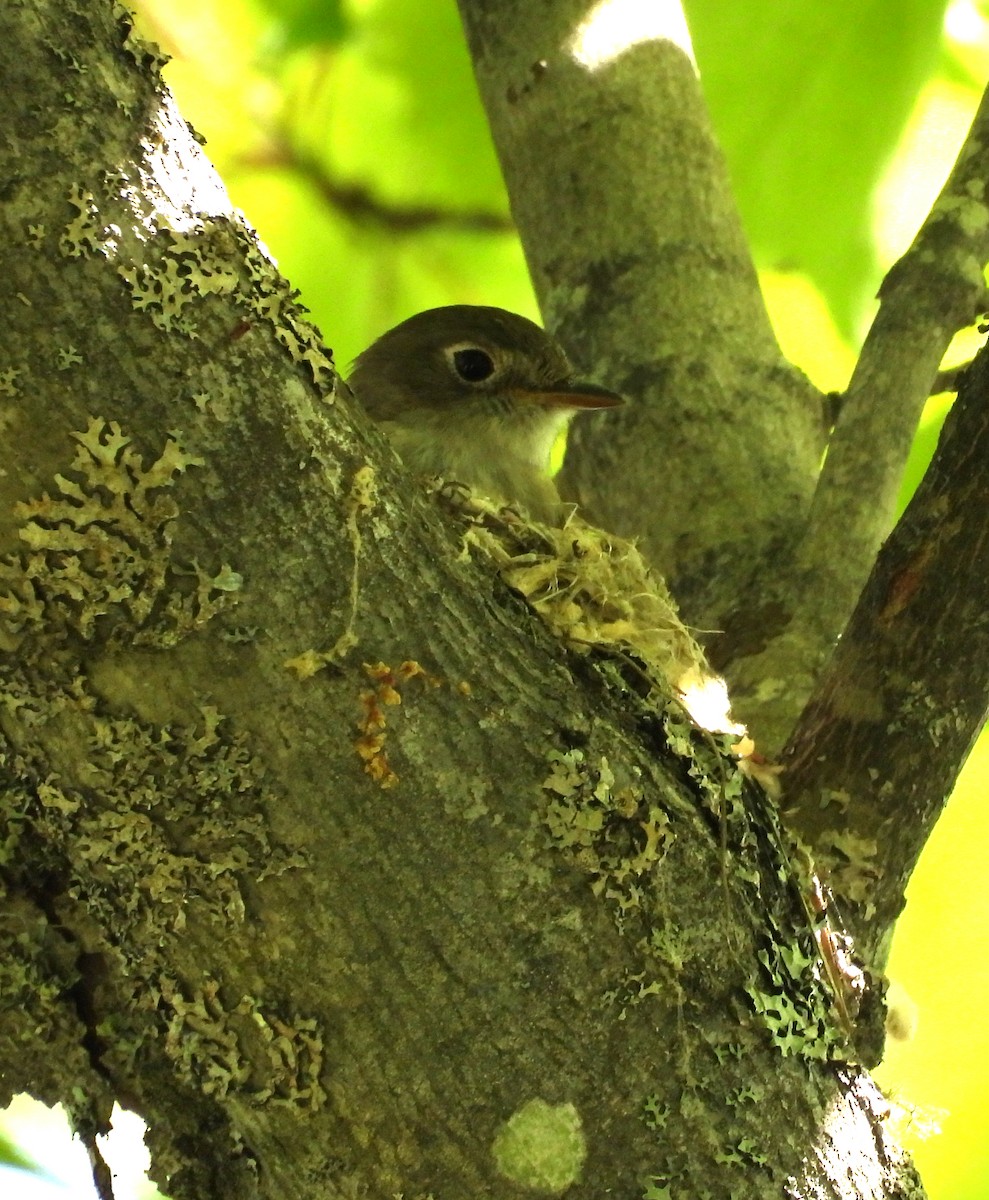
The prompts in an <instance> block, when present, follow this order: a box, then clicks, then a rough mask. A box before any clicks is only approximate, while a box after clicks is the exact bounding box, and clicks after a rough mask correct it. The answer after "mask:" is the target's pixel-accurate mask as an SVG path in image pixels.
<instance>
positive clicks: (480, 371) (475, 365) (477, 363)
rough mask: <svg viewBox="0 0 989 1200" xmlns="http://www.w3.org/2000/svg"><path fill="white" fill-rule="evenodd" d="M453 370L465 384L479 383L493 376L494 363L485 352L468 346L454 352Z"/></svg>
mask: <svg viewBox="0 0 989 1200" xmlns="http://www.w3.org/2000/svg"><path fill="white" fill-rule="evenodd" d="M452 357H453V369H454V370H455V371H456V372H457V374H458V375H459V376H460V378H461V379H462V380H463V381H464V382H465V383H481V382H483V381H484V380H485V379H488V378H490V377H491V375H493V374H494V369H495V366H494V362H493V361H492V359H491V355H490V354H488V353H487V351H486V350H479V349H478V348H477V347H476V346H468V347H467V348H466V349H464V350H454V352H453V356H452Z"/></svg>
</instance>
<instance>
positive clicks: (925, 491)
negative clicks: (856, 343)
mask: <svg viewBox="0 0 989 1200" xmlns="http://www.w3.org/2000/svg"><path fill="white" fill-rule="evenodd" d="M987 400H989V361H987V358H986V352H985V351H984V350H983V351H982V352H981V353H980V355H979V357H978V359H977V360H976V362H975V363H974V365H973V366H972V367H971V368H970V369H969V370H968V371H967V372H966V376H965V379H964V380H963V382H962V385H961V388H960V390H959V394H958V399H957V401H956V402H955V404H954V406H953V408H952V410H951V412H950V414H949V416H948V419H947V421H946V422H945V426H944V429H943V431H942V435H941V440H940V443H939V445H938V450H937V454H936V455H935V458H934V461H933V463H932V464H931V467H930V470H929V471H928V472H927V474H926V476H925V477H924V479H923V481H922V482H921V484H920V487H919V488H918V489H917V492H916V494H915V496H914V497H913V499H912V501H911V503H910V506H909V507H908V509H907V511H906V513H905V514H904V516H903V518H902V520H901V521H900V523H899V524H898V525H897V527H896V529H895V530H894V531H893V533H892V534H891V535H890V537H889V539H888V541H887V542H886V544H885V546H884V547H883V549H882V552H881V553H880V555H879V560H878V562H877V564H876V569H875V571H874V573H873V575H872V578H871V579H870V580H869V584H868V586H867V588H866V589H865V591H864V592H863V594H862V597H861V599H860V600H859V603H858V606H857V608H856V610H855V613H854V615H853V617H852V621H851V624H850V626H849V629H848V633H847V636H846V637H845V638H844V639H843V640H842V644H841V645H840V646H839V648H838V651H837V653H836V654H835V656H834V659H833V660H832V662H831V663H830V664H829V666H828V670H827V671H826V673H825V674H824V676H823V678H822V680H821V682H820V685H819V686H818V688H817V690H816V692H815V694H814V696H813V698H812V700H811V703H810V704H809V705H808V707H807V711H806V713H805V714H804V717H803V720H802V721H801V725H800V728H799V729H798V730H797V732H796V734H795V736H794V738H793V741H792V744H791V745H790V747H789V748H788V752H787V764H788V769H787V779H788V787H787V796H788V806H789V809H790V811H789V815H788V819H789V820H790V821H791V822H792V823H793V824H794V826H795V827H796V828H798V829H799V830H800V833H801V836H803V837H804V838H806V839H807V841H808V842H810V843H812V844H813V845H814V846H815V847H816V848H817V853H818V857H819V861H820V862H821V863H827V865H828V869H829V873H830V876H831V880H832V884H833V886H834V888H835V890H836V892H837V893H838V894H839V895H840V897H841V901H842V904H843V906H844V910H845V912H846V914H847V916H848V919H849V920H850V921H851V922H852V924H853V925H854V926H855V927H856V930H857V932H858V934H859V938H858V941H859V946H860V948H861V951H862V953H864V954H867V955H869V957H870V958H872V959H873V960H874V961H875V962H876V964H877V965H878V966H880V967H881V966H883V965H884V963H885V959H886V955H887V953H888V949H889V947H888V936H889V931H891V930H892V927H893V923H894V921H895V919H896V917H897V915H898V914H899V912H900V910H901V908H902V906H903V895H904V891H905V889H906V884H907V880H908V879H909V877H910V873H911V872H912V870H913V868H914V865H915V864H916V861H917V859H918V857H919V856H920V852H921V850H922V848H923V846H924V843H925V841H926V840H927V837H928V836H929V835H930V832H931V830H932V829H933V827H934V824H935V822H936V821H937V819H938V817H939V816H940V814H941V810H942V808H943V805H944V802H945V800H946V799H947V797H948V795H949V793H950V791H951V787H952V784H953V783H954V780H955V777H956V775H957V772H958V770H959V769H960V766H961V764H962V763H963V762H964V761H965V758H966V757H967V755H968V751H969V749H970V748H971V746H972V743H973V742H974V740H975V738H976V737H977V736H978V734H979V732H980V731H981V729H982V727H983V725H984V724H985V721H986V715H987V707H989V641H987V639H989V630H987V627H986V620H985V612H986V597H985V589H986V579H987V577H989V534H987V530H986V522H985V510H986V501H987V499H989V476H987V463H989V418H987V412H989V406H987Z"/></svg>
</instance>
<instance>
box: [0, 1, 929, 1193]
mask: <svg viewBox="0 0 989 1200" xmlns="http://www.w3.org/2000/svg"><path fill="white" fill-rule="evenodd" d="M0 33H2V36H0V74H2V75H3V77H4V78H5V79H13V80H15V81H17V82H19V83H20V84H21V86H22V87H27V86H28V83H29V81H30V86H31V89H32V90H31V96H32V101H33V103H32V105H31V106H24V105H23V97H22V96H21V95H18V94H17V92H16V91H13V92H7V91H5V92H4V95H3V97H0V106H2V105H4V104H7V105H10V106H12V111H11V114H10V115H9V117H8V116H7V115H5V114H3V113H0V118H2V119H0V128H3V129H5V130H6V131H8V136H9V139H10V141H9V143H8V145H7V147H6V148H5V150H4V154H5V156H7V157H8V159H9V162H10V163H11V166H12V170H11V171H10V172H9V178H10V183H9V185H8V188H7V192H6V194H5V204H4V207H3V210H2V214H0V222H2V224H0V237H2V240H0V246H2V248H3V249H2V262H0V267H2V269H0V288H4V289H6V290H5V294H4V312H5V313H6V314H8V315H9V319H8V325H7V328H6V337H5V343H4V354H5V356H6V358H5V361H4V362H3V363H2V364H0V370H2V372H3V374H2V376H0V378H2V380H3V381H4V382H3V389H4V396H3V410H2V417H3V421H4V424H5V428H6V431H7V435H8V436H7V439H6V447H7V455H6V456H5V461H4V467H5V473H4V474H3V475H2V476H0V480H2V487H0V510H2V514H3V525H2V527H0V557H2V567H0V597H2V599H0V639H2V641H0V651H2V658H0V670H2V676H0V734H2V746H0V752H2V763H0V766H2V771H3V783H4V792H3V795H2V797H0V818H2V823H3V825H2V835H0V845H2V846H3V851H4V852H3V856H2V860H0V883H2V889H3V890H2V894H0V904H2V917H3V920H2V922H0V939H2V945H0V963H2V964H3V966H2V968H0V971H2V975H0V1060H2V1061H3V1062H4V1077H3V1089H4V1092H3V1096H4V1097H5V1096H7V1095H9V1094H10V1093H11V1092H12V1091H15V1090H19V1089H27V1090H30V1091H33V1092H34V1093H35V1094H38V1095H41V1096H42V1097H44V1098H45V1099H47V1100H50V1101H51V1100H56V1099H62V1100H66V1101H68V1102H69V1104H70V1107H71V1109H72V1112H73V1116H74V1119H75V1120H76V1122H77V1124H78V1125H79V1127H80V1128H81V1129H82V1130H83V1131H84V1132H85V1133H86V1135H87V1137H88V1136H91V1135H92V1134H93V1133H94V1132H96V1131H98V1130H99V1129H100V1127H101V1126H102V1124H103V1123H104V1122H105V1120H106V1115H107V1110H108V1105H109V1102H110V1100H111V1099H112V1098H114V1097H116V1098H119V1099H120V1100H121V1101H122V1102H123V1103H125V1104H128V1105H131V1106H133V1107H134V1108H136V1109H137V1110H138V1111H140V1112H141V1113H142V1114H143V1115H144V1116H145V1117H146V1118H147V1120H148V1121H149V1125H150V1135H149V1138H150V1142H151V1145H152V1149H153V1155H154V1173H155V1175H156V1177H157V1178H158V1179H159V1180H161V1181H162V1182H163V1184H164V1186H165V1187H166V1189H167V1190H169V1191H170V1192H171V1193H172V1194H173V1195H174V1196H175V1197H176V1198H177V1200H199V1198H206V1197H210V1200H216V1198H221V1200H222V1198H224V1197H231V1198H233V1197H237V1198H238V1200H240V1198H243V1197H246V1196H252V1195H257V1196H260V1197H274V1196H278V1197H300V1198H301V1197H326V1196H341V1197H343V1196H352V1195H361V1194H368V1195H373V1196H390V1195H396V1194H401V1195H404V1196H405V1197H407V1198H411V1197H416V1198H417V1200H425V1198H426V1197H427V1196H433V1197H436V1198H437V1200H440V1198H442V1200H460V1198H461V1197H464V1196H468V1195H470V1196H480V1195H498V1196H501V1195H505V1196H507V1195H525V1194H529V1193H536V1194H539V1193H541V1194H564V1193H565V1194H566V1195H567V1196H568V1197H572V1198H574V1200H583V1198H587V1200H590V1198H591V1197H595V1198H596V1197H599V1196H602V1195H605V1194H609V1195H613V1196H615V1197H628V1198H632V1197H639V1196H642V1197H650V1198H653V1200H655V1198H656V1197H663V1196H703V1195H724V1194H731V1195H732V1196H734V1197H739V1198H746V1197H770V1196H772V1197H776V1196H779V1195H780V1194H781V1192H784V1193H785V1192H786V1191H787V1190H788V1189H789V1191H790V1192H791V1193H792V1194H795V1195H803V1194H807V1193H808V1192H813V1194H815V1195H825V1196H842V1197H844V1196H849V1197H850V1196H852V1195H855V1196H863V1195H867V1196H876V1197H879V1196H887V1195H892V1194H894V1193H895V1194H904V1195H905V1194H908V1191H909V1189H910V1188H912V1187H913V1183H912V1175H911V1173H910V1171H909V1169H908V1168H906V1167H904V1165H903V1163H902V1160H901V1158H900V1156H899V1154H898V1152H897V1150H896V1148H895V1146H894V1145H893V1144H892V1143H890V1142H889V1140H888V1138H887V1135H886V1133H885V1131H884V1130H883V1129H882V1127H881V1125H880V1124H879V1117H880V1114H881V1110H882V1102H881V1099H880V1098H879V1097H878V1095H877V1093H876V1092H875V1090H874V1089H873V1088H872V1086H871V1084H870V1083H869V1081H868V1078H867V1076H866V1075H865V1074H864V1073H863V1072H862V1070H861V1069H860V1068H859V1067H858V1066H857V1065H856V1063H857V1061H858V1060H859V1058H860V1057H861V1055H860V1054H859V1053H857V1052H856V1050H855V1049H854V1047H853V1046H852V1045H851V1044H850V1042H849V1039H848V1036H847V1033H846V1031H845V1030H844V1029H843V1027H842V1024H841V1022H840V1021H839V1020H838V1016H837V1007H836V1004H835V993H836V990H837V991H838V992H839V993H840V990H841V987H842V986H843V985H842V984H841V982H840V980H839V981H836V980H835V979H833V978H831V979H829V978H828V977H827V974H826V972H825V971H824V970H823V967H822V962H821V958H820V955H819V952H818V948H817V947H818V943H817V941H816V939H815V936H814V932H813V929H812V926H813V925H815V924H816V923H817V921H818V917H817V916H813V915H811V914H810V907H809V906H810V900H809V897H810V890H809V884H808V881H807V880H806V879H805V878H804V875H803V872H802V870H801V869H800V868H799V864H798V863H797V861H796V857H797V856H796V852H795V848H794V847H793V846H792V845H791V843H790V841H789V839H788V838H787V836H786V835H785V834H784V833H783V832H782V831H781V830H780V828H779V825H778V822H777V820H776V817H775V813H774V811H773V809H772V807H771V806H770V805H769V803H768V801H767V800H766V798H765V797H764V796H763V795H762V794H761V792H760V791H759V790H758V789H757V788H756V787H755V785H753V784H752V782H751V781H750V780H749V779H748V778H747V777H746V776H744V775H743V774H742V773H741V772H740V770H739V768H738V766H737V764H736V763H735V762H734V760H733V759H732V758H731V756H729V755H728V754H727V753H726V745H725V739H724V738H715V737H712V736H711V735H707V734H703V733H701V732H700V731H698V730H697V729H696V728H695V727H693V725H692V724H691V723H690V722H689V721H688V720H687V719H686V718H685V716H684V714H683V710H682V708H681V706H680V705H679V703H678V702H677V701H676V700H674V699H671V698H670V697H669V695H668V694H667V690H666V689H665V687H664V685H663V683H662V681H661V680H650V679H649V678H648V676H646V675H644V672H643V668H642V666H641V665H640V664H638V663H637V662H635V661H632V660H630V659H629V657H628V656H627V655H626V656H623V655H621V654H619V655H615V656H613V657H612V656H609V655H608V654H607V653H604V652H598V653H597V654H595V655H592V654H583V655H582V654H580V653H577V652H574V651H568V650H566V649H564V648H563V647H562V646H561V645H560V644H559V643H557V642H556V641H555V640H554V639H553V637H552V636H551V635H550V633H549V631H548V630H547V629H546V628H545V627H544V626H543V625H541V624H540V622H539V621H538V619H537V618H536V616H535V615H534V613H533V612H532V611H531V610H530V609H528V608H527V607H526V606H525V604H524V603H523V602H522V600H521V599H520V598H519V596H518V595H516V594H515V593H514V592H513V591H512V590H511V589H510V588H509V587H508V586H507V585H506V584H505V582H504V581H503V580H502V579H501V578H500V577H499V576H498V574H497V572H496V571H495V570H494V569H493V566H492V563H491V562H490V561H489V560H488V559H487V558H486V557H483V556H481V557H472V555H471V554H470V553H469V552H468V547H469V544H470V543H469V541H468V540H467V539H465V536H464V530H463V528H461V527H460V526H458V525H457V524H456V523H451V522H450V521H449V520H448V519H445V518H443V517H442V516H441V515H440V513H439V512H437V510H436V509H435V508H434V507H433V506H432V504H431V503H429V502H428V501H427V499H426V497H425V494H424V493H423V492H422V491H421V489H420V488H419V487H418V485H415V484H414V483H413V482H412V481H411V480H410V479H409V478H408V476H406V475H402V474H401V473H400V471H399V468H398V464H397V463H396V462H395V460H394V459H393V458H390V457H389V456H388V454H387V452H386V451H385V449H384V447H383V444H382V441H381V439H380V438H378V437H377V436H376V435H375V434H374V433H373V431H368V430H367V429H366V428H365V423H364V421H363V420H362V419H361V417H360V415H359V414H357V413H355V412H354V411H353V410H352V408H351V407H350V405H349V403H348V401H347V399H346V397H345V396H343V395H336V396H335V395H334V392H333V382H334V377H333V372H332V363H331V361H330V359H329V357H328V355H327V353H326V352H324V351H323V350H322V348H321V346H320V344H319V341H318V338H317V336H316V334H315V332H314V331H313V330H312V329H311V327H309V326H308V325H307V324H306V321H305V318H304V315H303V314H302V313H301V312H300V310H299V309H298V307H297V306H296V305H295V303H294V301H293V298H292V296H291V294H290V292H289V290H288V288H287V285H285V284H284V282H283V281H281V280H280V279H279V278H278V277H277V275H276V274H275V273H274V271H273V269H272V268H271V266H270V264H268V263H267V262H266V261H265V260H264V258H263V256H262V255H261V253H260V252H259V250H258V248H257V246H256V245H255V243H254V241H253V239H252V238H251V236H250V235H249V233H247V232H246V231H244V230H243V229H242V227H241V226H240V224H239V223H238V221H237V220H236V219H235V218H234V217H233V215H232V214H231V213H229V211H228V210H227V206H226V203H225V200H224V197H223V195H222V190H221V189H220V188H219V186H218V184H217V182H216V180H215V179H214V178H213V177H212V176H211V175H210V174H209V173H208V171H206V173H205V174H203V173H202V172H203V171H204V167H203V164H202V160H201V158H200V155H199V152H198V149H197V148H196V146H195V144H194V142H193V141H192V139H191V137H190V136H189V134H188V131H186V130H185V128H184V127H183V126H182V124H181V123H180V122H179V121H178V120H177V119H176V117H175V114H174V113H172V112H171V110H170V109H169V107H168V103H167V99H166V98H165V97H164V96H163V95H162V93H161V92H160V91H159V90H158V83H157V80H156V78H155V76H154V72H153V63H154V60H153V58H152V57H151V56H150V55H149V54H148V52H147V51H146V50H145V49H143V48H142V47H141V46H140V45H139V44H138V43H136V42H135V41H134V40H133V38H132V37H129V36H128V26H127V23H126V21H124V20H123V18H122V17H121V14H120V12H119V10H116V9H115V8H114V7H113V6H112V5H110V4H109V3H105V2H104V0H85V2H83V0H77V2H76V3H66V2H65V0H58V2H57V3H56V2H55V0H33V2H30V3H27V2H26V3H23V4H19V5H11V6H8V7H7V8H6V9H5V11H4V17H3V24H2V28H0ZM53 56H54V58H53ZM53 61H55V62H59V63H63V64H69V66H68V71H69V73H68V75H66V73H65V72H62V71H54V70H52V69H51V67H52V63H53ZM15 64H16V65H15ZM72 64H75V65H74V66H72ZM8 66H9V67H10V70H9V72H8ZM67 78H68V79H69V80H70V82H69V83H67V82H66V79H67ZM14 113H16V114H17V115H16V117H15V116H14V115H13V114H14ZM180 168H182V169H184V170H187V171H191V172H193V173H194V174H192V175H190V176H189V177H187V178H184V177H183V176H182V175H181V173H177V172H179V169H180ZM176 181H177V182H176ZM15 448H16V454H15V453H14V450H15ZM852 1129H855V1130H856V1131H857V1132H859V1133H863V1132H864V1133H865V1134H866V1137H865V1138H864V1140H862V1139H859V1140H855V1139H853V1138H852V1137H851V1136H850V1134H849V1132H848V1131H849V1130H852ZM836 1146H838V1147H840V1154H836V1152H835V1147H836ZM850 1181H854V1182H850ZM896 1189H899V1191H898V1192H897V1191H896Z"/></svg>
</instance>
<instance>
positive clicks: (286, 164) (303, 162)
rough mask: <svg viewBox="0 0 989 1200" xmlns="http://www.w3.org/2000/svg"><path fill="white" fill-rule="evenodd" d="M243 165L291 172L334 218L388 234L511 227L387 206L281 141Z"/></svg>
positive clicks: (478, 213) (431, 207)
mask: <svg viewBox="0 0 989 1200" xmlns="http://www.w3.org/2000/svg"><path fill="white" fill-rule="evenodd" d="M240 161H241V163H242V164H244V165H249V166H251V167H265V168H269V169H275V168H277V169H279V170H286V171H294V172H295V173H296V174H297V175H299V176H300V177H301V178H302V179H304V180H305V181H306V182H307V183H308V184H309V185H310V186H311V187H313V188H314V189H315V190H316V191H317V192H318V193H319V195H320V196H321V197H322V198H323V199H324V200H325V201H326V202H327V203H328V204H329V205H331V206H332V207H333V208H335V209H336V210H337V211H338V212H339V213H342V214H343V215H344V216H345V217H348V218H350V220H352V221H355V222H365V223H369V224H375V225H380V226H382V227H383V228H385V229H387V230H388V231H389V232H390V233H395V234H403V233H417V232H419V231H420V230H422V229H430V228H443V229H451V230H461V231H466V232H469V233H512V232H514V230H515V225H514V224H513V222H512V219H511V217H509V216H508V215H507V214H502V213H497V212H488V211H484V210H480V209H477V210H470V209H464V210H462V211H460V212H457V211H455V210H453V209H448V208H441V207H440V206H439V205H435V204H389V203H388V202H387V201H385V200H382V199H381V198H380V197H379V196H375V195H374V193H373V192H372V191H371V189H370V188H369V187H367V186H366V185H365V184H361V183H344V182H343V181H342V180H340V179H337V178H335V177H334V176H333V175H332V174H331V172H330V171H329V169H328V168H327V167H326V165H325V164H324V163H322V162H320V161H319V160H318V159H316V158H315V157H313V156H312V155H309V154H307V153H305V152H303V151H301V150H298V149H296V148H294V147H292V146H291V145H290V144H289V143H288V142H287V141H285V140H278V141H275V142H273V143H271V144H270V145H268V146H267V147H266V148H265V149H264V150H263V151H256V152H254V153H252V154H249V155H246V156H244V157H243V158H242V159H241V160H240Z"/></svg>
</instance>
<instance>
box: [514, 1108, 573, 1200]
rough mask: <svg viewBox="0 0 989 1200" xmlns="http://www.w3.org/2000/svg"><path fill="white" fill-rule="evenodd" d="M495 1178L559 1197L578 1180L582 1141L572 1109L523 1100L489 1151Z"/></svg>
mask: <svg viewBox="0 0 989 1200" xmlns="http://www.w3.org/2000/svg"><path fill="white" fill-rule="evenodd" d="M491 1153H492V1155H493V1156H494V1160H495V1165H496V1166H497V1168H498V1171H499V1173H500V1174H501V1175H504V1176H505V1177H506V1178H507V1179H510V1180H512V1182H513V1183H517V1184H519V1185H520V1186H522V1187H525V1188H530V1189H531V1190H532V1191H534V1192H541V1193H543V1194H548V1195H553V1196H559V1195H562V1194H563V1193H564V1192H565V1191H566V1190H567V1188H569V1187H571V1186H572V1185H573V1184H575V1183H576V1182H577V1181H578V1180H579V1179H580V1174H581V1170H582V1169H583V1166H584V1159H585V1158H586V1157H587V1141H586V1139H585V1137H584V1130H583V1127H582V1125H581V1121H580V1114H579V1113H578V1112H577V1109H576V1108H575V1107H574V1105H573V1104H547V1102H546V1101H545V1100H540V1099H534V1100H528V1101H527V1102H526V1103H525V1104H523V1105H522V1106H521V1107H520V1108H519V1109H517V1110H516V1111H515V1112H514V1113H513V1114H512V1116H510V1117H509V1118H508V1120H507V1121H506V1122H505V1123H504V1124H503V1125H502V1126H501V1128H500V1129H499V1130H498V1132H497V1134H496V1135H495V1139H494V1142H493V1143H492V1146H491Z"/></svg>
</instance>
